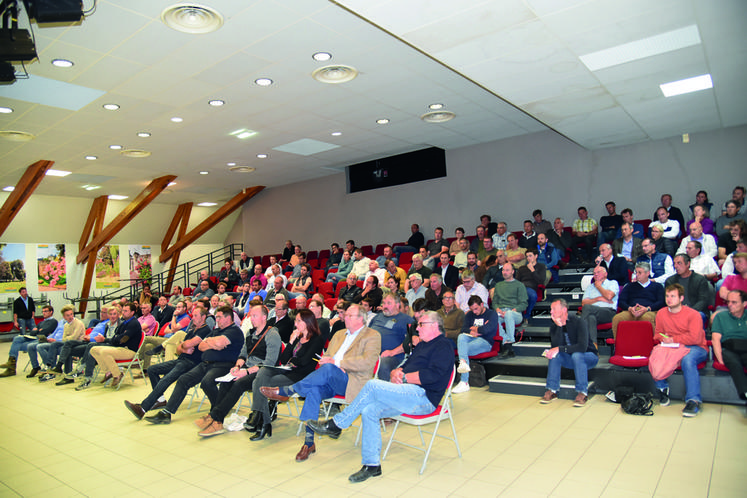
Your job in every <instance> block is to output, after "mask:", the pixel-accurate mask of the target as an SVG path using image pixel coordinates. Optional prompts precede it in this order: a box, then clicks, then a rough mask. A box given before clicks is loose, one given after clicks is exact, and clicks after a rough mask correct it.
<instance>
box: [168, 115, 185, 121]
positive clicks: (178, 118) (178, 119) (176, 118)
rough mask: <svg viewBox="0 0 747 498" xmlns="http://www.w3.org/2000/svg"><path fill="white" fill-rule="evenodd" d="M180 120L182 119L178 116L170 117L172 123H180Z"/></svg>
mask: <svg viewBox="0 0 747 498" xmlns="http://www.w3.org/2000/svg"><path fill="white" fill-rule="evenodd" d="M182 121H184V120H183V119H182V118H180V117H178V116H174V117H173V118H171V122H172V123H181V122H182Z"/></svg>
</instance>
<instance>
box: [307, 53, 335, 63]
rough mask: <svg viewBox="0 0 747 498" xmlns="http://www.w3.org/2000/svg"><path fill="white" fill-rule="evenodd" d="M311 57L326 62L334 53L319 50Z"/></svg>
mask: <svg viewBox="0 0 747 498" xmlns="http://www.w3.org/2000/svg"><path fill="white" fill-rule="evenodd" d="M311 58H312V59H314V60H315V61H317V62H325V61H328V60H330V59H331V58H332V54H330V53H329V52H317V53H315V54H314V55H312V56H311Z"/></svg>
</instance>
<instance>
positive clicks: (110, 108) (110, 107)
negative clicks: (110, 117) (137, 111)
mask: <svg viewBox="0 0 747 498" xmlns="http://www.w3.org/2000/svg"><path fill="white" fill-rule="evenodd" d="M101 107H103V108H104V109H106V110H107V111H116V110H117V109H119V105H117V104H104V105H102V106H101Z"/></svg>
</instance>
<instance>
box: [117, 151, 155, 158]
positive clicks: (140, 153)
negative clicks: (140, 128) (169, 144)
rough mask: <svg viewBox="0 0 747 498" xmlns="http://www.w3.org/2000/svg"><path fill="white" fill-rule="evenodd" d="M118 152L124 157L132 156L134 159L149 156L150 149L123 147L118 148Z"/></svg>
mask: <svg viewBox="0 0 747 498" xmlns="http://www.w3.org/2000/svg"><path fill="white" fill-rule="evenodd" d="M119 153H120V154H122V155H123V156H125V157H132V158H134V159H140V158H143V157H148V156H150V151H148V150H142V149H124V150H120V151H119Z"/></svg>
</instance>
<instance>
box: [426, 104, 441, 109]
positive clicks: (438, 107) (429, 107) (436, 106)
mask: <svg viewBox="0 0 747 498" xmlns="http://www.w3.org/2000/svg"><path fill="white" fill-rule="evenodd" d="M443 108H444V105H443V104H431V105H429V106H428V109H430V110H431V111H437V110H439V109H443Z"/></svg>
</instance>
